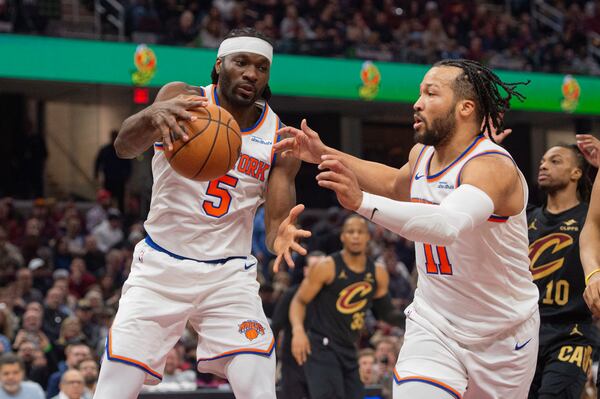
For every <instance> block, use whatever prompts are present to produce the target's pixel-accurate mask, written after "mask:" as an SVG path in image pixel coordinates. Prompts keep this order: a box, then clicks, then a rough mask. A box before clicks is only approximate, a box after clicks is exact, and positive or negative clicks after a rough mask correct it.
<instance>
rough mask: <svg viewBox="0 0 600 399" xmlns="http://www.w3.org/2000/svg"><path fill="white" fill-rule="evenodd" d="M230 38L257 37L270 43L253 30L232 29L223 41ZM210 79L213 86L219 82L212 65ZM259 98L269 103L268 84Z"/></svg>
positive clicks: (269, 91) (269, 90)
mask: <svg viewBox="0 0 600 399" xmlns="http://www.w3.org/2000/svg"><path fill="white" fill-rule="evenodd" d="M232 37H257V38H259V39H262V40H264V41H265V42H268V43H271V40H269V39H268V38H267V37H266V36H265V35H263V34H262V33H260V32H259V31H257V30H256V29H254V28H239V29H233V30H232V31H231V32H229V33H228V34H227V36H225V38H224V39H223V40H225V39H229V38H232ZM271 44H272V43H271ZM210 78H211V80H212V83H213V84H215V85H216V84H217V82H218V81H219V74H218V73H217V68H216V67H215V66H214V65H213V69H212V71H211V73H210ZM261 97H262V98H263V99H264V100H265V101H269V100H270V99H271V88H270V87H269V84H268V83H267V85H266V86H265V89H264V90H263V92H262V94H261Z"/></svg>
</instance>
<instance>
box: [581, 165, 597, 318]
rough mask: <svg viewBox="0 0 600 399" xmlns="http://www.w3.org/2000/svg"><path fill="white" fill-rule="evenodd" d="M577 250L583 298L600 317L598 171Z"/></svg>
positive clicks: (595, 314) (594, 313)
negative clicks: (580, 268) (582, 278)
mask: <svg viewBox="0 0 600 399" xmlns="http://www.w3.org/2000/svg"><path fill="white" fill-rule="evenodd" d="M579 252H580V256H581V264H582V265H583V272H584V274H585V276H586V277H585V283H586V288H585V291H584V292H583V298H584V299H585V302H586V303H587V305H588V307H589V308H590V310H591V311H592V313H593V315H594V316H596V317H600V173H598V174H597V175H596V181H595V182H594V187H593V189H592V198H591V201H590V207H589V210H588V214H587V217H586V219H585V225H584V226H583V230H582V231H581V236H580V237H579Z"/></svg>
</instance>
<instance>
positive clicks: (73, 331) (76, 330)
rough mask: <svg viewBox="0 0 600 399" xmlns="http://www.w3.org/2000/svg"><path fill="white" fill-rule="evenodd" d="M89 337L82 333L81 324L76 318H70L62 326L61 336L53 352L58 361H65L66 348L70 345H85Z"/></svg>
mask: <svg viewBox="0 0 600 399" xmlns="http://www.w3.org/2000/svg"><path fill="white" fill-rule="evenodd" d="M86 341H87V337H86V336H85V334H84V333H83V331H81V322H80V321H79V319H78V318H77V317H75V316H69V317H67V318H66V319H64V320H63V322H62V324H61V325H60V335H59V337H58V339H57V340H56V341H55V342H54V345H53V349H52V350H53V352H54V356H55V358H56V359H57V360H58V361H62V360H64V355H65V353H66V348H67V346H69V345H74V344H85V343H86Z"/></svg>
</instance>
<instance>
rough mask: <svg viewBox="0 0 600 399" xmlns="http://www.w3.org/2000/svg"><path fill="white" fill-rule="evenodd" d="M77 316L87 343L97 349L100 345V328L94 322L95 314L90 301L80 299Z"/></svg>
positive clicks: (76, 310) (76, 311)
mask: <svg viewBox="0 0 600 399" xmlns="http://www.w3.org/2000/svg"><path fill="white" fill-rule="evenodd" d="M75 316H77V318H78V319H79V321H80V323H81V332H82V333H83V334H84V335H85V337H86V338H85V343H86V344H87V345H88V346H89V347H90V348H96V347H97V346H98V344H99V343H100V326H99V325H98V324H97V323H96V321H95V320H94V312H93V309H92V306H91V304H90V301H89V300H87V299H85V298H84V299H80V300H79V301H77V307H76V308H75Z"/></svg>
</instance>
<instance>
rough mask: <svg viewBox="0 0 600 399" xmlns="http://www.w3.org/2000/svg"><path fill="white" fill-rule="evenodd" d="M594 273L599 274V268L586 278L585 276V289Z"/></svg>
mask: <svg viewBox="0 0 600 399" xmlns="http://www.w3.org/2000/svg"><path fill="white" fill-rule="evenodd" d="M596 273H600V267H599V268H597V269H596V270H594V271H592V272H591V273H590V274H588V275H587V276H585V286H586V287H587V286H588V284H589V283H590V278H592V276H593V275H594V274H596Z"/></svg>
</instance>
